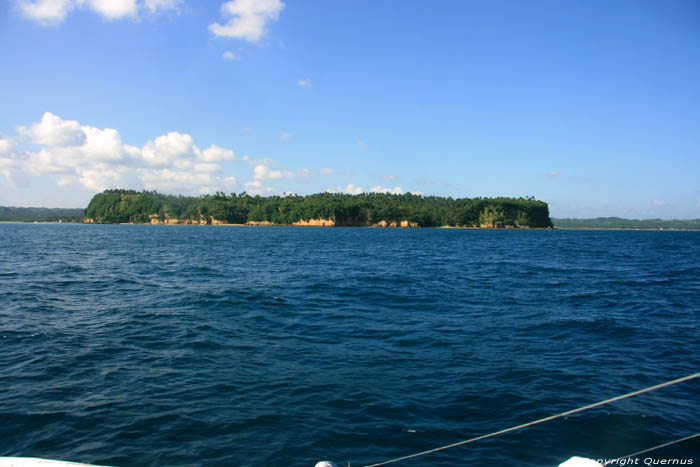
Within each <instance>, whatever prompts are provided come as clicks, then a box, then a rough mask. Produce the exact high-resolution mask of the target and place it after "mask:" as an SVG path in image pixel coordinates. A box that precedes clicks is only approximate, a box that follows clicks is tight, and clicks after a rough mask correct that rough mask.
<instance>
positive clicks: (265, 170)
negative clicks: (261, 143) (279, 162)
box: [253, 162, 294, 180]
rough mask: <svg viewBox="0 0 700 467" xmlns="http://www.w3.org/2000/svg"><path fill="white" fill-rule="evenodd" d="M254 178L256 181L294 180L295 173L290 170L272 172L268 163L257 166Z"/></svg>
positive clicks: (254, 170)
mask: <svg viewBox="0 0 700 467" xmlns="http://www.w3.org/2000/svg"><path fill="white" fill-rule="evenodd" d="M253 176H254V177H255V179H256V180H277V179H281V178H293V177H294V172H291V171H289V170H272V169H271V168H270V166H269V164H268V163H267V162H264V163H262V164H257V165H255V168H254V169H253Z"/></svg>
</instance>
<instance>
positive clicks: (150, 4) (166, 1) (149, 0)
mask: <svg viewBox="0 0 700 467" xmlns="http://www.w3.org/2000/svg"><path fill="white" fill-rule="evenodd" d="M184 1H185V0H145V1H144V2H143V6H144V8H145V9H146V10H148V11H149V12H151V13H156V12H158V11H159V10H163V11H167V10H177V9H179V8H180V5H182V3H184Z"/></svg>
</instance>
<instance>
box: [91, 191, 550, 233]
mask: <svg viewBox="0 0 700 467" xmlns="http://www.w3.org/2000/svg"><path fill="white" fill-rule="evenodd" d="M85 217H86V219H88V220H89V221H91V222H96V223H127V222H131V223H150V222H151V221H158V222H164V221H168V220H170V221H171V222H172V221H173V220H177V222H183V223H186V222H194V223H201V222H204V223H213V222H214V223H217V222H223V223H227V224H244V223H246V222H269V223H273V224H292V223H294V222H299V221H301V220H310V219H331V220H332V221H333V222H334V223H335V225H339V226H353V225H355V226H368V225H372V224H377V223H380V222H382V221H386V222H388V223H391V222H396V223H400V222H401V221H408V222H411V223H415V224H416V225H418V226H420V227H435V226H443V225H454V226H489V227H539V228H548V227H551V226H552V223H551V221H550V219H549V208H548V206H547V203H545V202H543V201H537V200H535V199H534V198H471V199H470V198H461V199H453V198H442V197H437V196H420V195H414V194H410V193H408V194H403V195H395V194H384V193H363V194H360V195H347V194H338V193H319V194H315V195H309V196H297V195H293V196H284V197H282V196H269V197H261V196H250V195H248V194H246V193H241V194H235V193H232V194H230V195H226V194H224V193H217V194H215V195H206V196H199V197H189V196H173V195H163V194H160V193H156V192H152V191H151V192H148V191H144V192H137V191H132V190H106V191H104V192H102V193H99V194H97V195H95V196H94V197H93V198H92V200H91V201H90V204H89V205H88V207H87V209H86V210H85Z"/></svg>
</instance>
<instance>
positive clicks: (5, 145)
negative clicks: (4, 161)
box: [0, 136, 17, 156]
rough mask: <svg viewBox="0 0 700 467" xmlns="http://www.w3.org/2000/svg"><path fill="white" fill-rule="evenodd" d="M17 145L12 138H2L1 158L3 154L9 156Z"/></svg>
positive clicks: (0, 140)
mask: <svg viewBox="0 0 700 467" xmlns="http://www.w3.org/2000/svg"><path fill="white" fill-rule="evenodd" d="M15 146H17V144H16V143H15V142H14V141H12V140H11V139H10V138H3V137H1V136H0V156H1V155H3V154H9V153H10V152H11V151H12V150H13V149H14V148H15Z"/></svg>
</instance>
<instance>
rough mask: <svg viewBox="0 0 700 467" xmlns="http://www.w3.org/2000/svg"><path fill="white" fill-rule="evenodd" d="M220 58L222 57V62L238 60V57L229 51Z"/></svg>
mask: <svg viewBox="0 0 700 467" xmlns="http://www.w3.org/2000/svg"><path fill="white" fill-rule="evenodd" d="M222 57H223V59H224V60H236V59H237V58H238V57H237V56H236V54H235V53H233V52H231V51H230V50H227V51H226V52H224V54H223V55H222Z"/></svg>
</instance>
